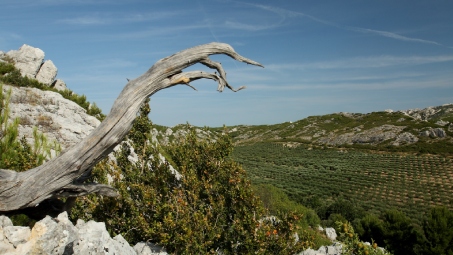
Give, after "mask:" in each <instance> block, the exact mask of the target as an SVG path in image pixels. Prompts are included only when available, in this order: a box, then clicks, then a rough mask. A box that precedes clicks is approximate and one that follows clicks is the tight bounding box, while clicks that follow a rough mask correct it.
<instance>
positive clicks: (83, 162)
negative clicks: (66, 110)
mask: <svg viewBox="0 0 453 255" xmlns="http://www.w3.org/2000/svg"><path fill="white" fill-rule="evenodd" d="M213 54H225V55H228V56H230V57H231V58H233V59H235V60H237V61H241V62H245V63H247V64H252V65H256V66H261V67H262V65H261V64H259V63H258V62H255V61H253V60H250V59H247V58H245V57H242V56H240V55H239V54H237V53H236V52H235V51H234V50H233V48H232V47H231V46H229V45H228V44H222V43H209V44H204V45H200V46H196V47H193V48H190V49H186V50H183V51H181V52H178V53H176V54H174V55H171V56H169V57H166V58H164V59H161V60H159V61H157V63H156V64H154V65H153V66H152V67H151V68H150V69H149V70H148V71H147V72H145V73H144V74H143V75H141V76H140V77H138V78H136V79H134V80H130V81H129V82H128V83H127V84H126V86H125V88H124V89H123V90H122V92H121V93H120V95H119V96H118V98H117V99H116V100H115V102H114V104H113V107H112V109H111V111H110V114H109V115H108V116H107V118H105V119H104V121H103V122H102V123H101V124H100V125H99V126H98V127H97V128H96V129H95V130H93V132H92V133H91V134H90V135H88V136H87V137H85V139H83V140H82V141H81V142H80V143H78V144H76V145H74V146H72V147H71V148H69V149H68V150H66V151H65V152H63V153H62V154H61V155H59V156H58V157H56V158H54V159H52V160H50V161H48V162H46V163H45V164H43V165H41V166H39V167H36V168H33V169H30V170H28V171H25V172H15V171H11V170H7V169H0V214H1V213H7V212H12V211H20V210H25V208H27V209H26V210H25V211H30V210H33V209H32V208H30V207H36V209H37V210H38V208H39V207H38V205H39V204H46V203H48V201H55V200H56V199H58V198H61V197H76V196H84V195H87V194H90V193H96V194H99V195H104V196H110V197H115V196H117V195H118V194H117V191H116V190H115V189H114V188H112V187H110V186H107V185H100V184H81V183H79V182H77V180H78V178H80V177H82V176H84V175H85V176H86V175H87V174H89V171H90V169H91V168H92V167H93V166H94V165H96V164H97V163H98V162H99V161H100V160H102V159H103V158H104V157H105V156H107V155H108V154H109V153H110V152H112V150H113V148H114V147H115V146H116V145H117V144H119V143H120V142H121V141H122V140H123V139H124V137H125V136H126V135H127V133H128V132H129V130H130V129H131V127H132V124H133V121H134V119H135V117H136V114H137V112H138V111H139V109H140V106H141V104H142V103H143V102H144V100H145V99H146V98H147V97H149V96H151V95H153V94H154V93H156V92H157V91H159V90H162V89H166V88H169V87H172V86H175V85H178V84H185V85H188V86H190V87H192V86H191V85H190V84H189V82H191V81H194V80H197V79H203V78H205V79H212V80H215V81H216V82H217V83H218V88H217V90H218V91H220V92H222V91H223V89H224V88H225V87H227V88H229V89H231V90H232V91H238V90H240V89H242V88H243V87H240V88H239V89H237V90H235V89H234V88H233V87H231V86H230V85H229V84H228V82H227V80H226V73H225V71H224V69H223V68H222V66H221V64H220V63H218V62H214V61H212V60H210V59H209V56H210V55H213ZM196 63H201V64H203V65H205V66H207V67H209V68H211V69H215V70H217V72H214V73H208V72H204V71H188V72H183V69H185V68H187V67H189V66H192V65H194V64H196ZM192 88H193V87H192ZM70 200H71V201H72V199H70ZM59 207H61V208H64V207H65V206H59Z"/></svg>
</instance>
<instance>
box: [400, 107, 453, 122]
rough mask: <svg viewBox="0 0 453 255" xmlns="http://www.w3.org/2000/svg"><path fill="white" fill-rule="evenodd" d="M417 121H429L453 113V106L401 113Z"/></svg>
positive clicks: (410, 110)
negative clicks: (440, 115)
mask: <svg viewBox="0 0 453 255" xmlns="http://www.w3.org/2000/svg"><path fill="white" fill-rule="evenodd" d="M399 112H400V113H403V114H404V115H407V116H409V117H411V118H413V119H415V120H422V121H428V120H430V119H432V118H434V117H436V116H438V115H439V114H442V113H449V112H450V113H451V112H453V104H444V105H442V106H430V107H427V108H424V109H409V110H403V111H399Z"/></svg>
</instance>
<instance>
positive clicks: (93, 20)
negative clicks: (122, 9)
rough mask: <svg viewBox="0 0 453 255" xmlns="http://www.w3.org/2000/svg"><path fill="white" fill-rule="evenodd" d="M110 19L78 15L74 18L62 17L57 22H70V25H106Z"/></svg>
mask: <svg viewBox="0 0 453 255" xmlns="http://www.w3.org/2000/svg"><path fill="white" fill-rule="evenodd" d="M110 22H111V21H110V20H109V19H103V18H99V17H77V18H72V19H61V20H58V21H57V23H63V24H69V25H105V24H108V23H110Z"/></svg>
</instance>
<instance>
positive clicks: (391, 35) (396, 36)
mask: <svg viewBox="0 0 453 255" xmlns="http://www.w3.org/2000/svg"><path fill="white" fill-rule="evenodd" d="M344 28H345V29H348V30H351V31H356V32H360V33H366V34H375V35H380V36H384V37H388V38H393V39H396V40H401V41H410V42H419V43H427V44H434V45H438V46H442V44H440V43H438V42H434V41H429V40H423V39H418V38H411V37H406V36H402V35H399V34H395V33H392V32H387V31H379V30H373V29H367V28H359V27H344Z"/></svg>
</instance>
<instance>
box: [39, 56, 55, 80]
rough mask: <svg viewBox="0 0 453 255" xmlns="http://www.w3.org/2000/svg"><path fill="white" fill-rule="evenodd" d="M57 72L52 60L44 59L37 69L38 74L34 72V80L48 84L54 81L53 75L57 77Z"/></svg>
mask: <svg viewBox="0 0 453 255" xmlns="http://www.w3.org/2000/svg"><path fill="white" fill-rule="evenodd" d="M57 72H58V70H57V67H56V66H55V65H54V64H53V62H52V60H46V61H45V62H44V64H42V66H41V68H40V69H39V71H38V74H36V80H37V81H39V82H41V83H44V84H46V85H48V86H50V85H51V84H52V83H53V82H54V80H55V77H57Z"/></svg>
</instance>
